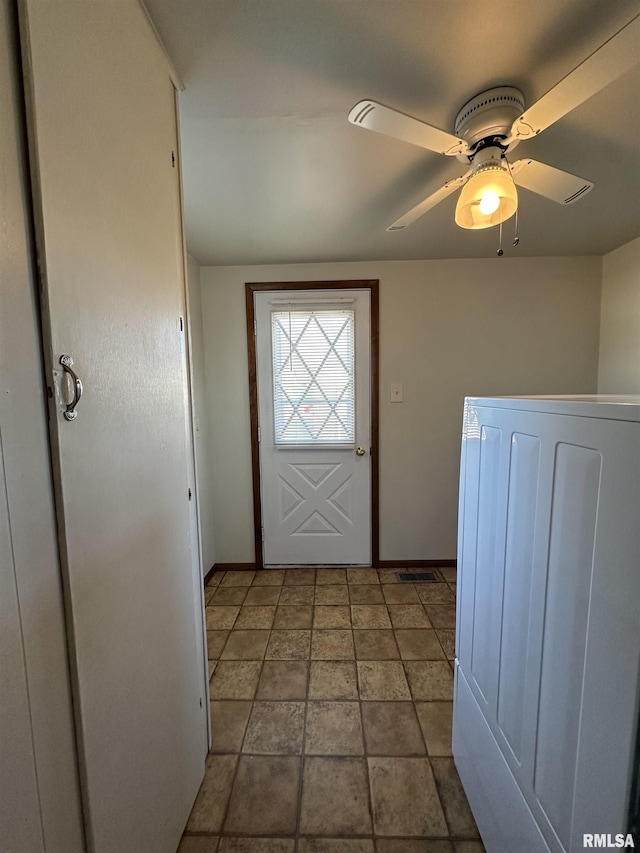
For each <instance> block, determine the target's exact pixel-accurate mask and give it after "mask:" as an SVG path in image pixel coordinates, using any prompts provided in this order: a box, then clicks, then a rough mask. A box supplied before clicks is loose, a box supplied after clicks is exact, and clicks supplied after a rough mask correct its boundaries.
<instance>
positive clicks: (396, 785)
mask: <svg viewBox="0 0 640 853" xmlns="http://www.w3.org/2000/svg"><path fill="white" fill-rule="evenodd" d="M368 761H369V780H370V784H371V800H372V805H373V825H374V830H375V832H376V834H377V835H384V836H394V835H400V836H429V835H432V836H433V835H435V836H446V835H448V830H447V824H446V822H445V819H444V814H443V813H442V807H441V805H440V800H439V798H438V794H437V791H436V785H435V782H434V779H433V774H432V772H431V767H430V766H429V760H428V759H426V758H369V759H368Z"/></svg>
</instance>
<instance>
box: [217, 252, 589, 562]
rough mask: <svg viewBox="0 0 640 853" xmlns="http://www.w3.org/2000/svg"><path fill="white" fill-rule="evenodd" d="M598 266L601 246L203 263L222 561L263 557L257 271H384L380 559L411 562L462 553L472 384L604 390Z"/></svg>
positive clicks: (293, 276)
mask: <svg viewBox="0 0 640 853" xmlns="http://www.w3.org/2000/svg"><path fill="white" fill-rule="evenodd" d="M600 276H601V262H600V258H521V259H510V258H509V259H508V258H495V259H483V260H455V261H454V260H451V261H448V260H438V261H385V262H375V263H373V262H370V263H346V264H305V265H299V266H267V267H203V268H202V307H203V326H204V335H205V365H206V394H207V405H208V407H209V424H210V428H211V453H212V456H211V463H212V467H213V470H214V471H215V475H216V476H215V483H214V489H213V501H214V519H215V523H214V535H215V537H216V557H217V560H218V561H219V562H250V561H252V560H253V559H254V548H253V517H252V512H253V509H252V493H251V457H250V434H249V391H248V378H247V342H246V328H245V292H244V283H245V282H247V281H254V282H259V281H296V280H300V281H303V280H305V281H310V280H321V279H358V278H378V279H380V379H381V388H380V396H381V401H380V537H381V541H380V546H381V547H380V552H381V553H380V557H381V559H383V560H396V559H399V560H412V559H448V558H453V557H455V554H456V510H457V505H456V503H457V492H458V467H459V453H460V431H461V423H462V405H463V399H464V397H465V395H476V394H477V395H496V394H498V395H499V394H543V393H546V394H576V393H594V392H595V390H596V382H597V372H598V332H599V311H600ZM394 381H399V382H402V383H403V384H404V400H405V402H404V403H401V404H398V403H395V404H391V403H390V402H389V385H390V383H391V382H394Z"/></svg>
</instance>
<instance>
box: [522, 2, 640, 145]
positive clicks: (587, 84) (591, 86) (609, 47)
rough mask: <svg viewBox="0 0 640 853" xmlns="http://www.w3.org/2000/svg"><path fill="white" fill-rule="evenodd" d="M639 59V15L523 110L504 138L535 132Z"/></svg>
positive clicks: (567, 111)
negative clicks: (509, 134)
mask: <svg viewBox="0 0 640 853" xmlns="http://www.w3.org/2000/svg"><path fill="white" fill-rule="evenodd" d="M639 63H640V15H639V16H638V17H637V18H634V19H633V21H631V22H630V23H628V24H627V25H626V26H625V27H624V28H623V29H621V30H620V31H619V32H618V33H617V34H616V35H615V36H613V37H612V38H610V39H609V41H606V42H605V43H604V44H603V45H602V46H601V47H599V48H598V50H596V51H595V52H594V53H592V54H591V56H589V57H588V58H587V59H585V60H584V62H582V63H581V64H580V65H578V67H577V68H575V69H574V70H573V71H571V72H570V73H569V74H567V76H566V77H565V78H564V79H563V80H561V81H560V82H559V83H557V84H556V85H555V86H554V87H553V89H550V90H549V91H548V92H547V94H546V95H543V96H542V97H541V98H540V100H539V101H537V102H536V103H535V104H533V105H532V106H531V107H529V109H527V110H525V111H524V113H523V114H522V115H521V116H520V118H518V119H516V121H515V122H514V123H513V126H512V128H511V136H510V138H509V140H507V141H508V142H513V141H514V140H516V139H528V138H530V137H532V136H535V135H536V134H538V133H540V132H541V131H543V130H545V128H547V127H549V125H552V124H553V123H554V122H556V121H558V119H561V118H562V117H563V116H565V115H567V113H569V112H571V110H573V109H575V108H576V107H578V106H580V104H582V103H583V102H584V101H586V100H587V99H588V98H590V97H591V96H592V95H595V94H596V92H599V91H600V90H601V89H604V87H605V86H607V85H608V84H609V83H611V82H613V81H614V80H616V79H617V78H618V77H621V76H622V75H623V74H624V73H625V72H626V71H629V69H631V68H633V67H634V65H638V64H639Z"/></svg>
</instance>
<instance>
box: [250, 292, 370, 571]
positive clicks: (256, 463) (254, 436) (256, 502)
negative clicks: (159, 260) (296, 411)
mask: <svg viewBox="0 0 640 853" xmlns="http://www.w3.org/2000/svg"><path fill="white" fill-rule="evenodd" d="M277 290H369V291H370V293H371V320H370V324H371V325H370V337H371V565H372V566H377V565H378V562H379V560H380V526H379V505H380V491H379V484H380V468H379V453H378V446H379V434H380V433H379V409H380V406H379V384H380V372H379V360H380V333H379V329H380V322H379V316H380V315H379V300H378V291H379V281H378V279H358V280H356V281H352V280H339V281H284V282H283V281H278V282H268V283H267V282H246V283H245V298H246V305H247V348H248V356H249V412H250V418H251V473H252V479H253V529H254V541H255V553H256V569H263V568H264V552H263V543H262V499H261V496H260V444H259V442H258V382H257V360H256V335H255V312H254V304H253V294H254V293H256V292H259V291H277Z"/></svg>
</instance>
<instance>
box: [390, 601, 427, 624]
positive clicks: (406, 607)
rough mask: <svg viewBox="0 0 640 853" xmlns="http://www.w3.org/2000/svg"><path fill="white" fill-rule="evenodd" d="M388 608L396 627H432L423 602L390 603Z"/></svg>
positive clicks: (392, 622)
mask: <svg viewBox="0 0 640 853" xmlns="http://www.w3.org/2000/svg"><path fill="white" fill-rule="evenodd" d="M387 609H388V611H389V616H390V617H391V624H392V625H393V627H394V628H430V627H431V623H430V622H429V619H428V617H427V614H426V613H425V610H424V607H423V606H422V605H421V604H389V606H388V608H387Z"/></svg>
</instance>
